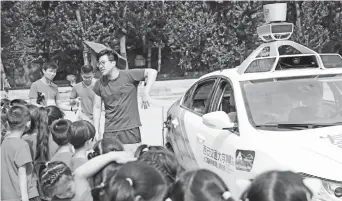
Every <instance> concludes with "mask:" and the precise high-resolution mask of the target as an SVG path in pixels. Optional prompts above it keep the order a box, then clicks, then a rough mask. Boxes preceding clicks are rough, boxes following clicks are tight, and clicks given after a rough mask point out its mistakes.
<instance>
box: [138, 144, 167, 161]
mask: <svg viewBox="0 0 342 201" xmlns="http://www.w3.org/2000/svg"><path fill="white" fill-rule="evenodd" d="M163 150H166V149H165V147H162V146H149V145H147V144H142V145H140V146H139V147H138V148H137V150H136V151H135V153H134V157H136V158H138V157H140V156H141V155H143V154H144V153H146V152H148V151H163Z"/></svg>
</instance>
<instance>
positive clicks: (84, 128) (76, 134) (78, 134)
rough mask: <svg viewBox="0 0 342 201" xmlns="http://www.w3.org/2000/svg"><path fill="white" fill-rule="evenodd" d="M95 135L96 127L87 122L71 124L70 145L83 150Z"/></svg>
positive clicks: (80, 121) (81, 121)
mask: <svg viewBox="0 0 342 201" xmlns="http://www.w3.org/2000/svg"><path fill="white" fill-rule="evenodd" d="M95 133H96V130H95V127H94V126H93V124H91V123H90V122H88V121H86V120H79V121H75V122H73V123H72V124H71V126H70V132H69V133H68V139H69V143H70V144H71V145H72V146H74V148H75V149H79V148H82V147H83V146H84V144H85V143H86V142H87V141H88V140H90V139H94V137H95Z"/></svg>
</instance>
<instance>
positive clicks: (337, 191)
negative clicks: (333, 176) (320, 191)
mask: <svg viewBox="0 0 342 201" xmlns="http://www.w3.org/2000/svg"><path fill="white" fill-rule="evenodd" d="M322 185H323V187H324V189H325V190H326V191H327V192H328V193H329V194H330V195H334V196H336V197H338V198H342V183H334V182H329V181H322Z"/></svg>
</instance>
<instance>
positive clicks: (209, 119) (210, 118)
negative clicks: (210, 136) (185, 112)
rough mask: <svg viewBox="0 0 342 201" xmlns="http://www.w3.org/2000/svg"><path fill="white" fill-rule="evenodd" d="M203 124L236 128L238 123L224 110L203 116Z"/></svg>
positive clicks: (222, 127)
mask: <svg viewBox="0 0 342 201" xmlns="http://www.w3.org/2000/svg"><path fill="white" fill-rule="evenodd" d="M202 122H203V124H205V125H207V126H209V127H212V128H216V129H231V128H236V124H235V123H234V122H233V121H232V120H231V119H230V118H229V116H228V114H227V113H225V112H223V111H216V112H210V113H207V114H205V115H203V116H202Z"/></svg>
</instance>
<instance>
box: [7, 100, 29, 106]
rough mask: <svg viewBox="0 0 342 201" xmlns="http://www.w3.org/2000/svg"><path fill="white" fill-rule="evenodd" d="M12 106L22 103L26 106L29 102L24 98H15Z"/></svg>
mask: <svg viewBox="0 0 342 201" xmlns="http://www.w3.org/2000/svg"><path fill="white" fill-rule="evenodd" d="M10 105H11V106H15V105H22V106H26V105H27V102H26V101H24V100H23V99H13V100H12V101H11V103H10Z"/></svg>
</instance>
